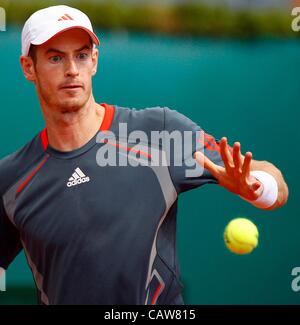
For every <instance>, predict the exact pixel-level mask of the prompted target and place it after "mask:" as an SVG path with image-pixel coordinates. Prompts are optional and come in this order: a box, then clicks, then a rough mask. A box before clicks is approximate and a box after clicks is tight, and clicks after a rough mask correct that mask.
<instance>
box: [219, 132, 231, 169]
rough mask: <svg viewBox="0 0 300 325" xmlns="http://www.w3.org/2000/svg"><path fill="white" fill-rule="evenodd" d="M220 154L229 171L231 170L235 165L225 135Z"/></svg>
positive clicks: (221, 142)
mask: <svg viewBox="0 0 300 325" xmlns="http://www.w3.org/2000/svg"><path fill="white" fill-rule="evenodd" d="M220 154H221V157H222V160H223V162H224V167H225V169H226V171H227V172H231V170H232V168H233V167H234V165H233V159H232V156H231V154H230V152H229V150H228V148H227V138H226V137H223V138H222V139H221V141H220Z"/></svg>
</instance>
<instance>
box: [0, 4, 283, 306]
mask: <svg viewBox="0 0 300 325" xmlns="http://www.w3.org/2000/svg"><path fill="white" fill-rule="evenodd" d="M98 45H99V40H98V38H97V36H96V34H95V33H94V32H93V28H92V25H91V22H90V20H89V18H88V17H87V16H86V15H85V14H84V13H82V12H81V11H79V10H77V9H74V8H71V7H68V6H53V7H48V8H46V9H43V10H39V11H37V12H35V13H34V14H33V15H32V16H30V18H29V19H28V20H27V21H26V23H25V25H24V28H23V31H22V55H21V58H20V62H21V66H22V69H23V73H24V76H25V78H26V79H27V80H28V81H30V82H32V83H33V84H34V86H35V89H36V92H37V96H38V99H39V102H40V106H41V109H42V113H43V116H44V119H45V129H44V130H42V131H41V132H40V133H39V134H38V135H36V136H35V137H34V138H33V139H32V140H31V141H30V142H28V143H27V144H26V145H25V146H24V147H23V148H21V149H20V150H18V151H17V152H15V153H13V154H11V155H9V156H7V157H5V158H4V159H3V160H1V162H0V180H1V181H0V195H1V201H0V266H1V268H2V269H4V270H5V269H7V267H8V266H9V265H10V263H11V262H12V261H13V260H14V258H15V257H16V256H17V254H18V253H19V252H20V251H21V250H22V249H24V252H25V254H26V257H27V261H28V264H29V266H30V268H31V270H32V273H33V276H34V279H35V283H36V287H37V292H38V300H39V303H40V304H46V305H48V304H183V299H182V295H181V290H182V285H181V282H180V274H179V267H178V260H177V257H176V248H175V247H176V245H175V242H176V237H175V235H176V212H177V201H178V196H179V194H180V193H182V192H184V191H187V190H190V189H193V188H196V187H199V186H202V185H204V184H207V183H214V184H218V185H220V186H222V187H224V188H225V189H227V190H228V191H230V192H233V193H234V194H236V195H239V196H240V197H241V198H242V199H245V200H247V201H248V202H249V203H250V204H253V205H254V206H256V207H258V208H261V209H265V210H272V209H275V208H279V207H281V206H283V205H284V204H285V203H286V201H287V197H288V188H287V185H286V183H285V181H284V179H283V176H282V174H281V172H280V171H279V170H278V169H277V168H276V167H275V166H274V165H273V164H272V163H269V162H267V161H256V160H253V159H252V154H251V153H250V152H247V153H246V154H245V155H243V154H242V153H241V146H240V143H238V142H236V143H234V145H233V148H231V147H230V146H229V145H228V144H227V139H226V138H225V137H224V138H222V139H221V140H220V141H217V140H215V138H214V137H212V136H210V135H209V134H206V133H205V132H204V131H203V130H202V129H201V128H200V126H198V125H197V124H196V123H194V122H193V121H191V120H190V119H188V118H187V117H185V116H184V115H182V114H180V113H178V112H176V111H174V110H171V109H169V108H167V107H152V108H147V109H141V110H135V109H131V108H127V107H121V106H118V105H109V104H106V103H97V102H96V101H95V99H94V96H93V91H92V78H93V76H94V75H95V74H96V72H97V64H98V49H97V46H98ZM24 105H26V104H24ZM121 124H122V126H123V127H124V125H126V128H127V134H128V136H127V137H126V136H124V135H122V136H120V125H121ZM137 131H139V132H143V134H144V135H145V136H147V139H148V140H147V141H146V140H145V141H138V140H137V137H134V136H133V135H136V133H135V132H137ZM162 131H164V132H165V133H166V134H171V133H172V132H174V131H175V132H177V134H178V135H181V136H183V135H184V134H185V132H190V133H191V134H192V135H193V136H192V137H191V139H192V142H191V145H190V146H187V149H186V150H185V154H184V155H182V158H181V159H179V162H180V161H181V162H182V165H181V164H178V159H177V156H180V152H181V150H179V149H178V148H177V147H174V148H173V149H172V150H170V152H169V153H171V154H172V155H170V159H169V160H168V162H169V163H167V164H163V163H161V164H160V165H152V164H149V160H150V161H151V159H152V158H153V155H154V153H155V152H156V153H157V152H158V153H161V154H162V157H166V153H167V151H166V150H165V147H164V145H162V144H160V145H159V144H158V143H154V142H155V141H152V137H151V136H150V135H152V132H162ZM137 148H139V149H137ZM150 149H153V150H150ZM104 153H106V154H108V155H111V153H114V154H115V157H110V159H108V160H107V161H106V155H105V154H104ZM174 157H175V158H174ZM114 158H116V159H115V160H116V161H118V162H119V161H121V160H122V161H123V162H124V158H126V159H127V162H130V163H127V164H120V163H114ZM121 158H122V159H121ZM105 161H106V162H109V163H107V164H105ZM175 161H176V162H177V163H175ZM133 162H135V163H136V164H134V163H133ZM137 162H139V163H137ZM191 162H194V163H195V164H196V165H197V167H202V173H199V174H197V175H195V173H194V175H191V174H190V175H189V176H188V175H187V173H186V171H187V166H191V164H190V163H191ZM203 167H204V168H203Z"/></svg>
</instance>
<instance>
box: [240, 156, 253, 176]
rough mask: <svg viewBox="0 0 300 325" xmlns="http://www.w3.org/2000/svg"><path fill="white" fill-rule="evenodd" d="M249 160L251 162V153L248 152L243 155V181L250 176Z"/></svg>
mask: <svg viewBox="0 0 300 325" xmlns="http://www.w3.org/2000/svg"><path fill="white" fill-rule="evenodd" d="M251 160H252V153H251V152H249V151H248V152H246V154H245V159H244V164H243V167H242V177H243V179H246V178H248V177H249V175H250V166H251Z"/></svg>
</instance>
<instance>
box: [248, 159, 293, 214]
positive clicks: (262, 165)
mask: <svg viewBox="0 0 300 325" xmlns="http://www.w3.org/2000/svg"><path fill="white" fill-rule="evenodd" d="M250 170H262V171H265V172H267V173H269V174H271V175H272V176H273V177H274V178H275V179H276V181H277V184H278V198H277V201H276V202H275V203H274V205H272V206H271V207H269V208H266V209H264V210H273V209H276V208H280V207H282V206H283V205H285V204H286V202H287V200H288V196H289V189H288V186H287V184H286V182H285V181H284V178H283V176H282V173H281V171H280V170H279V169H278V168H277V167H275V166H274V165H273V164H272V163H270V162H268V161H258V160H254V159H252V162H251V166H250Z"/></svg>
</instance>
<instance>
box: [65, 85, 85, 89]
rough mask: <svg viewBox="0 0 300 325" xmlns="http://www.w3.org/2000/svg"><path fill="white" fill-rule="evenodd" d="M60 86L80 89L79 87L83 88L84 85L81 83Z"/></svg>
mask: <svg viewBox="0 0 300 325" xmlns="http://www.w3.org/2000/svg"><path fill="white" fill-rule="evenodd" d="M60 88H61V89H78V88H82V85H79V84H67V85H63V86H62V87H60Z"/></svg>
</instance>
